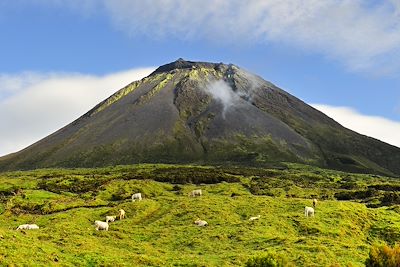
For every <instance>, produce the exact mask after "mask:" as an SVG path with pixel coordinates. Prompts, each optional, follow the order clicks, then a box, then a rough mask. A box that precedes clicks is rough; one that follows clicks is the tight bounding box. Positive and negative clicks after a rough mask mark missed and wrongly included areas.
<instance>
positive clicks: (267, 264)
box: [245, 253, 287, 267]
mask: <svg viewBox="0 0 400 267" xmlns="http://www.w3.org/2000/svg"><path fill="white" fill-rule="evenodd" d="M245 266H246V267H283V266H287V265H286V262H285V261H284V259H283V258H281V257H279V256H277V255H275V254H272V253H269V254H267V255H265V256H257V257H253V258H250V259H249V260H248V261H247V262H246V265H245Z"/></svg>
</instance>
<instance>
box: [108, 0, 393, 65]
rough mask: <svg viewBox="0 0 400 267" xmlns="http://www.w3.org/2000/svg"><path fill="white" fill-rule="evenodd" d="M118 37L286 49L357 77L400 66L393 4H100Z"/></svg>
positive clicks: (251, 0) (271, 0)
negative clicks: (339, 65) (317, 56)
mask: <svg viewBox="0 0 400 267" xmlns="http://www.w3.org/2000/svg"><path fill="white" fill-rule="evenodd" d="M103 5H104V7H105V10H106V12H108V14H109V15H110V16H111V18H112V20H113V22H114V23H115V24H116V25H117V26H118V27H119V28H120V29H122V30H123V31H125V32H127V33H129V34H131V35H137V34H146V35H149V36H152V37H154V36H156V37H157V38H160V37H161V38H162V37H166V36H174V37H178V38H181V39H204V38H205V39H208V40H212V41H215V42H216V43H221V42H225V43H226V42H228V43H232V42H240V43H243V42H244V43H254V42H256V43H267V42H274V43H283V44H285V45H287V46H289V47H294V48H298V47H302V48H303V49H306V50H310V51H312V52H317V53H322V54H324V55H326V56H328V57H330V58H334V59H337V60H340V61H342V62H344V63H345V64H346V66H347V67H348V68H350V69H352V70H355V71H374V72H375V73H376V72H377V71H379V72H381V73H382V72H390V71H393V70H395V69H396V68H398V67H400V65H399V62H400V49H399V47H400V5H399V4H398V1H397V0H390V1H383V2H380V3H379V4H373V2H371V1H365V0H324V1H321V0H247V1H242V0H229V1H228V0H202V1H197V0H187V1H180V0H152V1H142V0H103Z"/></svg>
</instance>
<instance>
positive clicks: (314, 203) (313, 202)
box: [312, 198, 318, 209]
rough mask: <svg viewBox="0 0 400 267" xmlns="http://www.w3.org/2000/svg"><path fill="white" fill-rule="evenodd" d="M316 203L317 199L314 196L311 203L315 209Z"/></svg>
mask: <svg viewBox="0 0 400 267" xmlns="http://www.w3.org/2000/svg"><path fill="white" fill-rule="evenodd" d="M317 203H318V200H317V199H316V198H314V199H313V200H312V205H313V207H314V209H315V207H316V206H317Z"/></svg>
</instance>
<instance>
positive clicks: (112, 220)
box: [106, 216, 117, 223]
mask: <svg viewBox="0 0 400 267" xmlns="http://www.w3.org/2000/svg"><path fill="white" fill-rule="evenodd" d="M116 218H117V216H106V223H109V222H114V221H115V219H116Z"/></svg>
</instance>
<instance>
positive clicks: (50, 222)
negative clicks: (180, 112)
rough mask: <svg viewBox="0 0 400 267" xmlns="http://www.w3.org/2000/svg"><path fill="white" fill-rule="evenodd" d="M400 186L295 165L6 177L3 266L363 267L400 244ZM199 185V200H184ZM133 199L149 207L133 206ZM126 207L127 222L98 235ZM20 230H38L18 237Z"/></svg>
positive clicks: (1, 217)
mask: <svg viewBox="0 0 400 267" xmlns="http://www.w3.org/2000/svg"><path fill="white" fill-rule="evenodd" d="M399 188H400V181H399V180H397V179H395V178H388V177H382V176H376V175H363V174H350V173H344V172H337V171H331V170H324V169H319V168H314V167H309V166H304V165H298V164H286V165H284V167H282V166H279V168H269V169H259V168H244V167H216V166H191V165H163V164H156V165H154V164H147V165H134V166H117V167H110V168H99V169H68V170H67V169H46V170H35V171H25V172H7V173H0V265H12V264H17V265H18V264H20V265H28V266H29V265H59V264H61V265H62V266H77V265H78V266H79V265H85V266H95V265H99V264H101V265H116V266H118V265H132V264H134V265H144V266H161V265H165V264H166V265H177V266H231V265H247V266H281V265H280V264H283V263H284V264H285V266H310V265H313V266H348V265H351V266H363V265H364V263H366V262H367V259H370V258H377V257H378V258H379V256H376V255H380V253H379V252H377V250H376V249H375V250H374V249H373V250H370V248H371V245H373V244H382V246H383V245H387V246H395V245H396V241H397V240H399V239H400V214H399V213H400V206H399V205H398V204H399V203H400V202H399V198H398V195H399V194H398V189H399ZM194 189H202V192H203V194H202V196H201V197H196V198H191V197H188V194H189V192H191V191H192V190H194ZM137 192H140V193H141V194H142V196H143V201H136V202H132V201H131V196H132V193H137ZM313 198H317V199H318V204H317V206H316V208H315V216H314V217H308V218H307V217H305V216H304V207H305V206H312V199H313ZM120 209H123V210H125V211H126V218H125V219H124V220H116V221H115V222H111V223H110V227H109V231H96V230H95V227H94V221H95V220H105V216H107V215H109V216H110V215H118V211H119V210H120ZM257 215H261V216H260V218H259V219H258V220H252V221H249V218H250V217H252V216H257ZM197 219H201V220H206V221H207V222H208V226H206V227H196V225H195V224H194V221H195V220H197ZM25 223H32V224H33V223H34V224H37V225H39V226H40V229H38V230H20V231H16V228H17V227H18V225H21V224H25ZM395 249H397V250H398V247H395ZM370 251H371V252H370ZM383 251H384V252H385V251H387V250H383ZM386 254H387V253H386ZM392 254H393V253H392ZM392 254H390V255H392ZM271 255H272V256H271ZM371 255H372V256H371ZM267 263H268V264H272V265H265V264H267ZM257 264H258V265H257ZM262 264H264V265H262ZM273 264H275V265H273ZM369 266H381V265H369Z"/></svg>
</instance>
